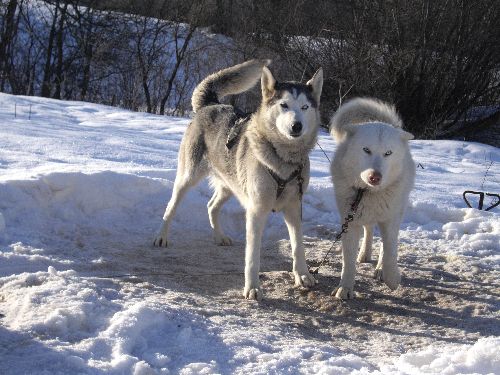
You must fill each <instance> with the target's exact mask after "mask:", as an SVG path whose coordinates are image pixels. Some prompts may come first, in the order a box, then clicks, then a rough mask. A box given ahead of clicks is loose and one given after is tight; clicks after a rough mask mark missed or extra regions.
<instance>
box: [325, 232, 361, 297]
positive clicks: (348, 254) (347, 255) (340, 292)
mask: <svg viewBox="0 0 500 375" xmlns="http://www.w3.org/2000/svg"><path fill="white" fill-rule="evenodd" d="M361 231H362V227H361V226H360V225H356V224H354V223H351V224H350V225H349V229H348V231H347V232H346V233H344V235H343V236H342V273H341V275H340V284H339V286H338V288H337V289H336V290H334V293H335V297H337V298H339V299H351V298H353V297H354V279H355V276H356V256H357V253H358V246H359V239H360V237H361ZM332 294H333V293H332Z"/></svg>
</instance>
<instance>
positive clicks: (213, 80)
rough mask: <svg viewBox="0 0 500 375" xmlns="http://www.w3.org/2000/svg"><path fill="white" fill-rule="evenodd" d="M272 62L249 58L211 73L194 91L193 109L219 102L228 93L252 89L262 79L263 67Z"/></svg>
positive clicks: (196, 109)
mask: <svg viewBox="0 0 500 375" xmlns="http://www.w3.org/2000/svg"><path fill="white" fill-rule="evenodd" d="M270 62H271V61H270V60H257V59H255V60H249V61H246V62H244V63H242V64H238V65H235V66H232V67H230V68H226V69H222V70H220V71H218V72H216V73H213V74H211V75H209V76H208V77H207V78H205V79H204V80H203V81H201V82H200V83H199V84H198V86H196V88H195V89H194V91H193V96H192V97H191V104H192V106H193V111H194V112H197V111H198V110H199V109H200V108H202V107H205V106H207V105H210V104H217V103H219V99H220V98H222V97H224V96H226V95H231V94H239V93H242V92H245V91H247V90H250V89H251V88H252V87H253V86H254V85H255V84H256V83H257V81H258V80H259V79H260V77H261V75H262V68H263V67H264V66H266V65H269V63H270Z"/></svg>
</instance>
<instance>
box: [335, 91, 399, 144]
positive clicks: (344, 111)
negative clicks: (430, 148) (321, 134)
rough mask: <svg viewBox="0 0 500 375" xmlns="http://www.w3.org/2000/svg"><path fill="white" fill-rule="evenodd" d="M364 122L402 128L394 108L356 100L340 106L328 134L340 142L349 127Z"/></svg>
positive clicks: (383, 104)
mask: <svg viewBox="0 0 500 375" xmlns="http://www.w3.org/2000/svg"><path fill="white" fill-rule="evenodd" d="M366 122H383V123H385V124H390V125H392V126H394V127H395V128H402V127H403V121H402V120H401V118H400V117H399V115H398V113H397V112H396V109H395V108H394V106H392V105H390V104H387V103H384V102H382V101H380V100H377V99H371V98H356V99H352V100H350V101H348V102H347V103H346V104H343V105H342V106H340V108H339V109H338V110H337V112H336V113H335V114H334V115H333V117H332V120H331V121H330V132H331V134H332V136H333V137H334V138H335V140H336V141H340V140H342V139H343V138H344V136H345V134H346V133H347V128H348V127H349V126H351V125H356V124H362V123H366Z"/></svg>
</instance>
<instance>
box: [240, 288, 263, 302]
mask: <svg viewBox="0 0 500 375" xmlns="http://www.w3.org/2000/svg"><path fill="white" fill-rule="evenodd" d="M243 297H245V298H246V299H250V300H255V301H261V300H262V290H261V289H260V288H245V289H244V290H243Z"/></svg>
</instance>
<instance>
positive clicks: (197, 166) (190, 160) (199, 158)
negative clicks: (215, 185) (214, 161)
mask: <svg viewBox="0 0 500 375" xmlns="http://www.w3.org/2000/svg"><path fill="white" fill-rule="evenodd" d="M204 150H205V144H204V141H203V138H202V136H201V135H200V134H199V130H198V129H197V128H195V127H194V126H193V124H191V125H190V126H189V127H188V129H187V130H186V133H185V135H184V138H183V139H182V143H181V147H180V149H179V163H178V166H177V175H176V176H175V182H174V188H173V191H172V197H171V198H170V201H169V202H168V205H167V208H166V209H165V214H164V215H163V222H162V224H161V226H160V230H159V231H158V235H157V236H156V238H155V239H154V242H153V245H154V246H158V247H167V237H168V229H169V226H170V223H171V221H172V219H173V217H174V215H175V211H176V209H177V207H178V205H179V203H180V201H181V200H182V198H183V197H184V195H186V193H187V192H188V190H189V189H190V188H191V187H193V186H194V185H196V184H197V183H198V182H199V181H200V180H201V179H202V178H203V177H205V176H206V175H207V173H208V165H207V162H206V161H205V159H204V158H203V154H204Z"/></svg>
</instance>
